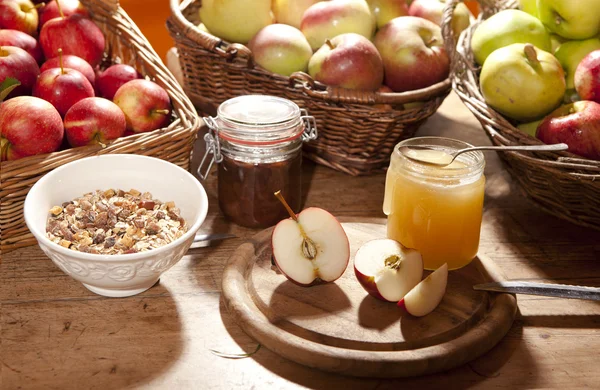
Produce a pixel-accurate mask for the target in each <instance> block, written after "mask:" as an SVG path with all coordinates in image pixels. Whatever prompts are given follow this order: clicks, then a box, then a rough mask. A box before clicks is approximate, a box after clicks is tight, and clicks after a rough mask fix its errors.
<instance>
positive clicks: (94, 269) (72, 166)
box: [24, 154, 208, 297]
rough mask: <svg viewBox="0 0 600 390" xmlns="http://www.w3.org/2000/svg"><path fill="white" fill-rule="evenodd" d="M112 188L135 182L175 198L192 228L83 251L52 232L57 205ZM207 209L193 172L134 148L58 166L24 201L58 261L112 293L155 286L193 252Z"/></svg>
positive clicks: (29, 219)
mask: <svg viewBox="0 0 600 390" xmlns="http://www.w3.org/2000/svg"><path fill="white" fill-rule="evenodd" d="M109 188H113V189H122V190H125V191H127V190H129V189H132V188H133V189H136V190H138V191H141V192H146V191H148V192H150V193H151V194H152V195H153V197H154V198H157V199H160V200H161V201H163V202H167V201H174V202H175V205H176V206H177V207H179V209H180V210H181V216H182V217H183V218H184V219H185V220H186V222H187V224H188V227H189V229H188V231H187V232H186V233H185V234H184V235H183V236H182V237H180V238H179V239H177V240H175V241H174V242H172V243H170V244H167V245H165V246H162V247H159V248H156V249H152V250H149V251H145V252H140V253H133V254H124V255H99V254H90V253H83V252H78V251H74V250H72V249H68V248H64V247H62V246H60V245H58V244H55V243H53V242H52V241H50V239H48V238H47V237H46V221H47V219H48V212H49V210H50V208H52V206H55V205H61V204H62V203H64V202H67V201H70V200H72V199H74V198H76V197H79V196H81V195H83V194H85V193H87V192H91V191H95V190H97V189H99V190H106V189H109ZM207 211H208V198H207V196H206V192H205V191H204V187H202V185H201V184H200V182H198V180H197V179H196V178H195V177H194V176H192V175H191V174H190V173H189V172H187V171H186V170H184V169H182V168H180V167H178V166H177V165H175V164H172V163H170V162H167V161H164V160H161V159H157V158H153V157H145V156H138V155H131V154H112V155H103V156H96V157H88V158H83V159H80V160H76V161H73V162H70V163H68V164H65V165H63V166H61V167H59V168H56V169H54V170H53V171H51V172H49V173H48V174H47V175H45V176H44V177H42V178H41V179H40V180H39V181H38V182H37V183H35V184H34V185H33V187H32V188H31V189H30V190H29V193H28V194H27V198H26V199H25V205H24V215H25V222H26V223H27V227H28V228H29V230H31V232H32V233H33V235H34V236H35V238H36V239H37V241H38V243H39V245H40V247H41V248H42V250H43V251H44V253H46V255H48V257H49V258H50V259H51V260H52V261H53V262H54V264H56V265H57V266H58V267H59V268H60V269H61V270H63V271H64V272H65V273H66V274H68V275H70V276H71V277H73V278H74V279H76V280H78V281H80V282H81V283H83V285H84V286H85V287H87V288H88V289H89V290H91V291H93V292H95V293H97V294H100V295H104V296H109V297H126V296H131V295H135V294H139V293H141V292H143V291H145V290H147V289H149V288H150V287H152V286H153V285H154V284H155V283H156V282H157V281H158V279H159V278H160V275H161V274H162V273H163V272H165V271H166V270H168V269H169V268H171V267H172V266H173V265H175V263H177V262H178V261H179V260H180V259H181V258H182V257H183V255H184V254H185V253H186V252H187V250H188V249H189V247H190V245H191V244H192V242H193V240H194V235H195V233H196V231H197V230H198V229H199V228H200V226H201V225H202V223H203V222H204V219H205V218H206V213H207Z"/></svg>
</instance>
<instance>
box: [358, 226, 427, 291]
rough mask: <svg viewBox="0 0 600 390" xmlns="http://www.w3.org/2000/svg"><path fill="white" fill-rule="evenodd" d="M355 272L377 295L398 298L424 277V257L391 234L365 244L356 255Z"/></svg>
mask: <svg viewBox="0 0 600 390" xmlns="http://www.w3.org/2000/svg"><path fill="white" fill-rule="evenodd" d="M354 274H355V275H356V278H357V279H358V281H359V282H360V284H361V285H362V286H363V288H364V289H365V290H367V292H368V293H369V294H371V295H372V296H374V297H375V298H378V299H381V300H384V301H388V302H398V301H399V300H400V299H402V298H404V296H405V295H406V293H408V292H409V291H410V290H411V289H412V288H413V287H415V286H416V285H417V284H418V283H419V282H420V281H421V278H422V277H423V259H422V258H421V254H420V253H419V252H417V251H416V250H414V249H408V248H405V247H403V246H402V245H401V244H400V243H399V242H397V241H394V240H390V239H388V238H384V239H378V240H372V241H369V242H367V243H365V244H364V245H362V246H361V247H360V248H359V249H358V251H357V252H356V256H354Z"/></svg>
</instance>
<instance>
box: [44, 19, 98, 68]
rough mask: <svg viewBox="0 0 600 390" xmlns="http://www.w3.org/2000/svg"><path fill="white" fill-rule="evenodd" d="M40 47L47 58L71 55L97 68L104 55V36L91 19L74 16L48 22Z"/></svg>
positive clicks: (45, 25)
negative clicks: (59, 53)
mask: <svg viewBox="0 0 600 390" xmlns="http://www.w3.org/2000/svg"><path fill="white" fill-rule="evenodd" d="M40 45H41V46H42V50H43V51H44V55H45V56H46V58H53V57H56V56H58V49H62V51H63V54H71V55H74V56H77V57H81V58H83V59H84V60H86V61H87V62H88V63H89V64H90V65H91V66H92V67H95V66H97V65H98V64H99V63H100V61H101V60H102V56H103V55H104V45H105V40H104V34H103V33H102V30H100V28H99V27H98V26H96V24H95V23H94V22H92V21H91V20H90V19H88V18H86V17H84V16H82V15H79V14H74V15H71V16H68V17H65V18H54V19H51V20H49V21H48V22H46V24H44V26H42V30H41V31H40Z"/></svg>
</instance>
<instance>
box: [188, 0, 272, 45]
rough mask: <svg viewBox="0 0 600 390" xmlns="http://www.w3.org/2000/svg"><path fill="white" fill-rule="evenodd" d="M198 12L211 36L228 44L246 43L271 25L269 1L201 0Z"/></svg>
mask: <svg viewBox="0 0 600 390" xmlns="http://www.w3.org/2000/svg"><path fill="white" fill-rule="evenodd" d="M199 12H200V20H201V21H202V23H204V25H205V26H206V27H207V28H208V30H209V31H210V32H211V33H212V34H214V35H216V36H218V37H219V38H222V39H225V40H227V41H230V42H238V43H247V42H248V41H250V39H252V37H253V36H254V35H255V34H256V33H257V32H258V31H260V29H261V28H263V27H265V26H266V25H269V24H271V23H273V15H272V13H271V0H252V1H250V0H203V1H202V5H201V6H200V11H199Z"/></svg>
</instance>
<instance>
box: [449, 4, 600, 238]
mask: <svg viewBox="0 0 600 390" xmlns="http://www.w3.org/2000/svg"><path fill="white" fill-rule="evenodd" d="M458 3H459V0H450V1H448V4H447V6H446V9H445V11H444V18H443V24H442V34H443V36H444V42H445V45H446V47H448V46H449V45H454V42H456V40H455V37H454V36H453V34H452V29H451V27H450V23H449V21H450V20H452V15H453V11H454V8H455V6H456V4H458ZM479 3H480V5H481V11H482V12H481V14H480V15H479V16H478V18H477V20H476V21H475V22H474V23H472V25H471V26H470V27H469V28H468V29H467V30H466V31H465V32H463V33H462V34H461V36H460V37H459V39H458V45H457V46H456V48H457V50H456V51H455V52H453V56H452V69H451V74H450V78H451V80H452V87H453V89H454V91H455V92H456V93H457V94H458V96H459V97H460V98H461V99H462V101H463V102H464V104H465V105H466V106H467V108H469V110H471V112H472V113H473V114H474V115H475V117H476V118H477V119H478V120H479V122H480V123H481V125H482V127H483V129H484V130H485V132H486V133H487V135H488V137H489V138H490V140H491V141H492V143H493V144H495V145H541V144H543V143H542V142H541V141H540V140H538V139H537V138H535V137H532V136H530V135H528V134H526V133H524V132H522V131H520V130H519V129H517V128H516V127H515V125H514V124H513V123H511V122H510V120H508V119H507V118H505V117H503V116H502V115H501V114H499V113H498V112H496V111H495V110H493V109H492V108H491V107H489V106H488V105H487V104H486V103H485V100H484V98H483V96H482V94H481V92H480V89H479V79H478V77H479V72H480V71H481V68H480V67H479V66H478V65H477V63H476V62H475V60H474V58H473V52H472V50H471V36H472V33H473V32H474V31H475V29H476V28H477V26H478V25H479V24H480V23H481V22H482V21H483V20H485V19H487V18H488V17H490V16H491V15H493V14H495V13H497V12H498V11H500V10H504V9H510V8H517V7H518V2H517V1H515V0H499V1H492V0H479ZM500 156H501V158H502V159H503V161H504V163H505V166H506V167H507V169H508V171H509V172H510V174H511V175H512V176H513V177H514V178H515V179H516V180H517V182H518V183H519V184H520V186H521V188H522V189H523V190H524V192H525V193H526V194H527V195H528V196H529V198H530V199H531V200H532V201H533V203H534V204H535V205H536V206H538V207H540V208H541V209H543V210H545V211H546V212H548V213H550V214H552V215H555V216H557V217H559V218H562V219H565V220H568V221H570V222H573V223H575V224H578V225H582V226H586V227H590V228H593V229H600V162H599V161H594V160H589V159H585V158H582V157H578V156H576V155H574V154H571V153H568V152H536V153H527V152H502V153H500Z"/></svg>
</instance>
